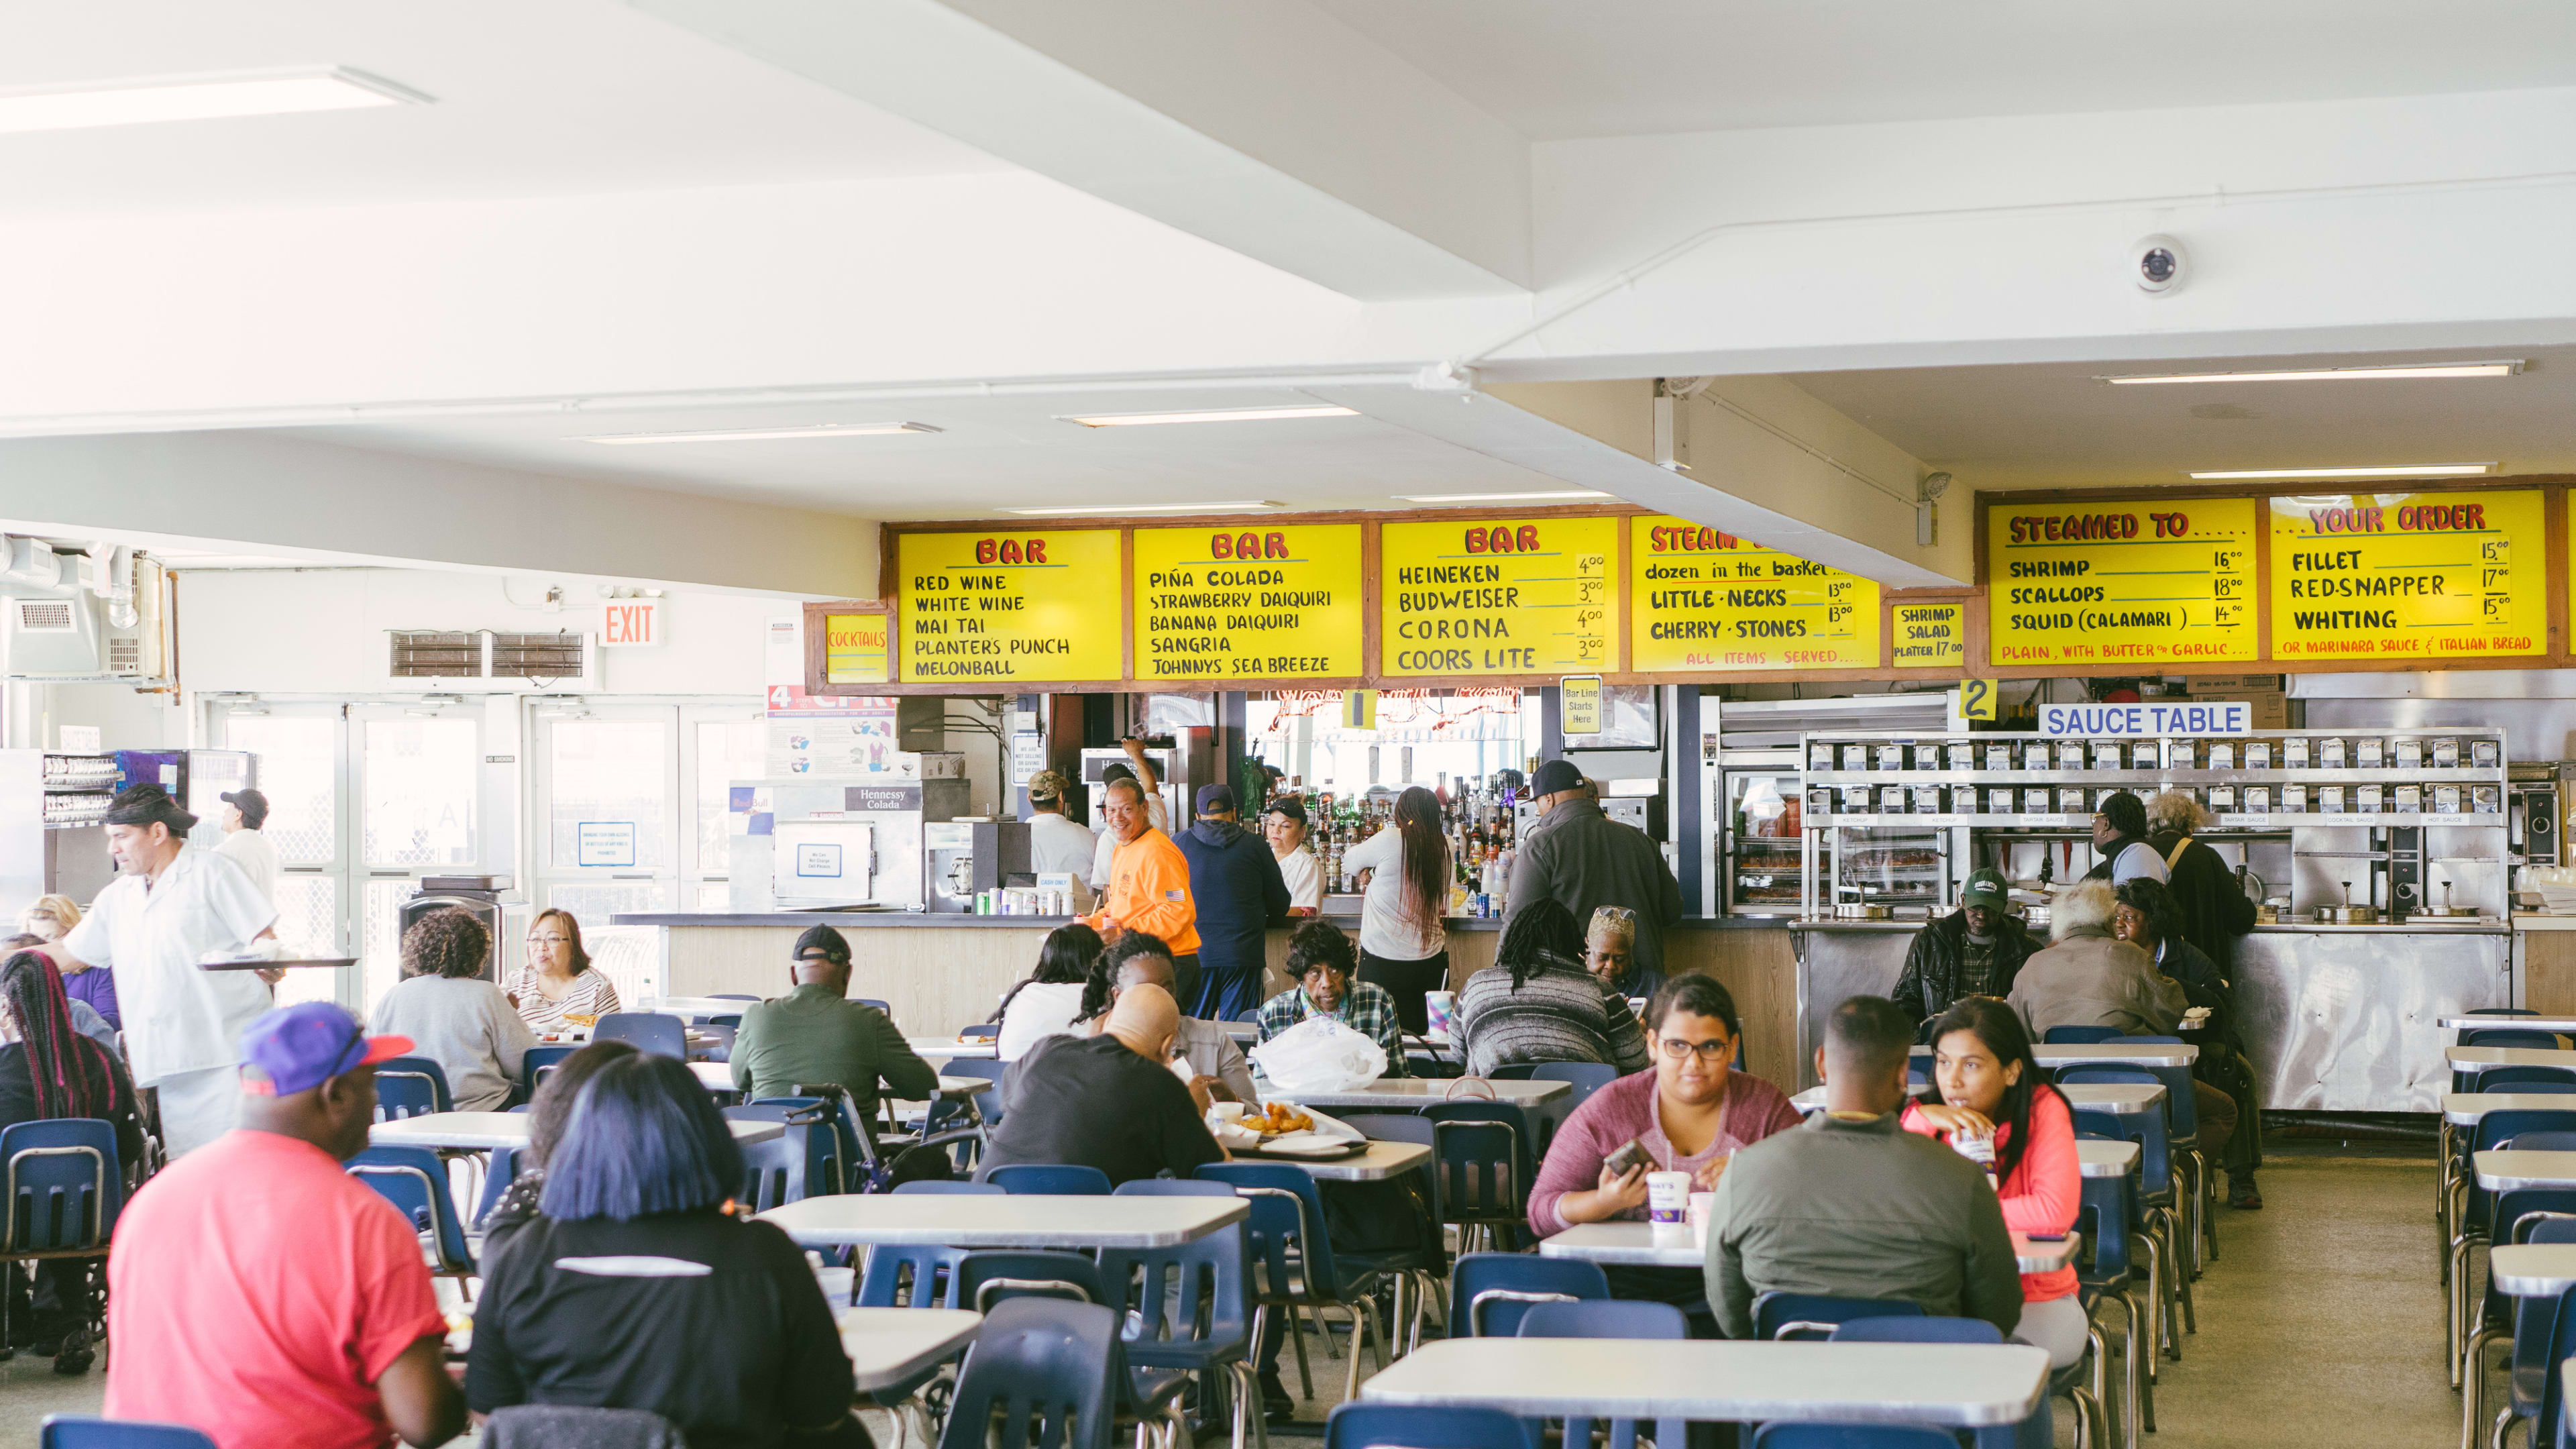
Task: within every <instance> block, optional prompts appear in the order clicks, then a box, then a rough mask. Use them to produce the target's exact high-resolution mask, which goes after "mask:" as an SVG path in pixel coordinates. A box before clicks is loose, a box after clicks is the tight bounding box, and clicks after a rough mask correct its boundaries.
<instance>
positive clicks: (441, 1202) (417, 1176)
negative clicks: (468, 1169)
mask: <svg viewBox="0 0 2576 1449" xmlns="http://www.w3.org/2000/svg"><path fill="white" fill-rule="evenodd" d="M348 1173H349V1175H350V1176H351V1177H354V1178H356V1179H358V1180H359V1181H360V1182H363V1183H365V1184H366V1185H367V1186H369V1187H371V1188H373V1189H375V1191H376V1194H377V1195H378V1196H379V1197H382V1198H383V1199H384V1200H385V1201H387V1202H389V1203H392V1204H393V1205H394V1206H395V1208H397V1209H398V1210H400V1211H401V1213H402V1215H403V1216H404V1217H406V1218H409V1219H410V1220H411V1224H412V1227H413V1228H414V1229H415V1230H417V1231H419V1232H421V1233H423V1234H426V1235H427V1236H428V1240H429V1246H430V1249H431V1254H432V1256H433V1257H434V1258H435V1260H436V1261H435V1264H434V1266H432V1267H431V1268H430V1273H431V1274H432V1276H435V1277H440V1278H470V1277H472V1276H473V1275H474V1272H475V1267H474V1255H473V1253H471V1252H470V1251H468V1250H467V1248H466V1246H465V1224H464V1222H463V1221H462V1220H460V1219H459V1218H458V1217H457V1215H456V1202H455V1200H454V1199H453V1198H451V1197H450V1196H449V1195H448V1191H447V1164H446V1163H444V1162H442V1161H440V1160H439V1157H438V1154H437V1153H435V1152H432V1151H430V1150H429V1149H428V1148H426V1147H370V1148H368V1149H367V1150H366V1151H364V1152H361V1153H359V1154H358V1155H357V1156H355V1157H352V1158H350V1159H349V1165H348Z"/></svg>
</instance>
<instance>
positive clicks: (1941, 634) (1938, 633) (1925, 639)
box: [1887, 604, 1994, 719]
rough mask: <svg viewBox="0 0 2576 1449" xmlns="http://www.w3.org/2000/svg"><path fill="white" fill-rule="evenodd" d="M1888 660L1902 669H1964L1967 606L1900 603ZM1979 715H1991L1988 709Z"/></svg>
mask: <svg viewBox="0 0 2576 1449" xmlns="http://www.w3.org/2000/svg"><path fill="white" fill-rule="evenodd" d="M1892 613H1893V616H1894V620H1895V629H1896V632H1895V634H1894V636H1893V638H1892V640H1891V642H1890V644H1889V646H1888V651H1887V653H1888V662H1889V663H1890V664H1893V665H1895V666H1896V667H1897V668H1899V669H1964V668H1966V667H1967V664H1968V606H1967V605H1965V604H1899V605H1897V606H1896V608H1895V609H1894V610H1893V611H1892ZM1976 717H1977V718H1983V719H1992V718H1994V715H1993V714H1992V713H1988V714H1985V715H1982V716H1976Z"/></svg>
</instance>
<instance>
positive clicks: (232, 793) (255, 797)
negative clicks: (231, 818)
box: [216, 786, 268, 830]
mask: <svg viewBox="0 0 2576 1449" xmlns="http://www.w3.org/2000/svg"><path fill="white" fill-rule="evenodd" d="M216 798H217V799H220V800H222V801H223V802H224V803H225V804H227V805H238V806H240V807H241V813H242V820H243V821H244V822H245V823H247V824H248V825H249V826H250V828H251V829H253V830H257V829H258V828H259V824H260V822H261V821H263V820H266V819H267V818H268V797H267V796H266V795H263V794H261V793H259V792H258V791H257V790H254V789H251V788H250V787H249V786H244V787H242V788H241V789H239V790H226V791H225V792H224V793H223V794H221V795H219V796H217V797H216Z"/></svg>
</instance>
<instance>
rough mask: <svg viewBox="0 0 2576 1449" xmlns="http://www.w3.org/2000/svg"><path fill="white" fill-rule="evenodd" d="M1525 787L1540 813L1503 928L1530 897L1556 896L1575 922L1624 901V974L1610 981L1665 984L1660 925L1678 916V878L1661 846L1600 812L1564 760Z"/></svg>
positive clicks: (1515, 872)
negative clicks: (1629, 941) (1627, 923)
mask: <svg viewBox="0 0 2576 1449" xmlns="http://www.w3.org/2000/svg"><path fill="white" fill-rule="evenodd" d="M1530 790H1531V793H1532V794H1534V795H1536V796H1537V797H1538V803H1539V808H1540V809H1542V810H1544V811H1546V812H1547V813H1546V814H1545V815H1543V816H1541V817H1540V818H1539V821H1538V823H1537V824H1535V825H1533V826H1531V827H1530V829H1529V833H1528V834H1527V835H1525V836H1523V837H1522V839H1521V842H1520V862H1519V864H1517V865H1515V866H1513V867H1512V880H1511V889H1510V892H1509V894H1510V905H1509V906H1508V907H1507V909H1506V914H1505V918H1504V921H1503V930H1504V931H1505V932H1506V933H1508V932H1509V931H1510V930H1511V923H1512V922H1513V921H1515V920H1518V919H1519V918H1520V913H1521V912H1522V911H1524V910H1527V909H1528V908H1529V905H1530V902H1532V901H1536V900H1554V901H1556V902H1557V903H1558V904H1560V905H1562V906H1564V907H1565V908H1566V910H1568V911H1570V912H1572V913H1573V915H1574V919H1576V920H1577V921H1589V920H1591V919H1592V913H1593V912H1594V911H1596V910H1598V909H1600V908H1601V907H1603V906H1625V907H1627V908H1628V909H1629V910H1631V911H1634V912H1636V913H1637V935H1636V941H1635V944H1634V946H1633V948H1632V950H1631V954H1630V956H1629V961H1628V974H1627V977H1626V978H1625V979H1624V980H1621V981H1619V982H1617V983H1615V984H1616V985H1617V987H1618V988H1619V991H1620V993H1621V994H1622V995H1625V996H1651V995H1653V994H1654V992H1655V988H1657V987H1659V986H1661V985H1663V984H1664V927H1666V926H1669V925H1671V924H1672V923H1673V922H1675V921H1678V920H1680V919H1681V918H1682V887H1681V882H1679V881H1676V880H1674V879H1673V873H1672V872H1671V871H1669V870H1666V869H1665V868H1664V853H1663V851H1662V850H1660V849H1658V848H1657V847H1656V845H1655V842H1654V841H1652V840H1650V839H1648V838H1647V837H1646V833H1645V832H1644V831H1642V830H1639V829H1637V828H1636V827H1634V826H1630V825H1622V824H1620V823H1619V822H1618V821H1616V820H1613V819H1611V818H1610V817H1609V816H1607V815H1605V814H1603V813H1602V812H1601V805H1600V802H1599V801H1598V800H1596V799H1595V798H1594V797H1593V793H1592V788H1591V786H1590V785H1588V784H1586V783H1585V781H1584V779H1583V772H1582V771H1581V770H1578V769H1576V768H1575V767H1574V762H1573V761H1571V760H1562V759H1559V760H1549V761H1548V762H1547V763H1545V764H1543V765H1540V766H1539V767H1538V773H1537V774H1535V775H1532V776H1531V777H1530Z"/></svg>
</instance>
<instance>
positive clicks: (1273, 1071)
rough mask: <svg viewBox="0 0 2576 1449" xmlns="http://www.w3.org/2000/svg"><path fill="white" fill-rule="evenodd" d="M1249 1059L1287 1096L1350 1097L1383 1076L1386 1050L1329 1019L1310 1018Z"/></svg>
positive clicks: (1272, 1040)
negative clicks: (1347, 1094) (1344, 1094)
mask: <svg viewBox="0 0 2576 1449" xmlns="http://www.w3.org/2000/svg"><path fill="white" fill-rule="evenodd" d="M1248 1055H1250V1056H1251V1058H1252V1061H1253V1064H1254V1065H1255V1066H1258V1067H1260V1068H1261V1075H1262V1076H1263V1077H1264V1078H1265V1079H1267V1080H1268V1081H1269V1083H1270V1085H1271V1086H1273V1087H1276V1088H1278V1089H1279V1091H1281V1092H1282V1093H1285V1094H1287V1095H1290V1096H1294V1095H1296V1094H1297V1093H1299V1092H1349V1091H1355V1090H1357V1089H1358V1088H1361V1087H1364V1086H1367V1085H1368V1084H1369V1083H1371V1082H1374V1081H1376V1080H1377V1079H1378V1078H1379V1077H1381V1076H1384V1075H1385V1074H1386V1048H1384V1047H1381V1046H1379V1045H1378V1044H1377V1043H1376V1042H1373V1041H1371V1040H1369V1039H1368V1038H1367V1037H1366V1036H1363V1035H1361V1034H1360V1033H1359V1032H1356V1031H1353V1030H1351V1029H1350V1028H1349V1027H1347V1026H1344V1025H1342V1024H1341V1023H1340V1022H1338V1021H1335V1020H1333V1019H1332V1018H1331V1017H1328V1016H1310V1017H1308V1018H1306V1019H1305V1020H1304V1021H1301V1022H1299V1023H1297V1024H1296V1025H1295V1026H1292V1027H1290V1028H1288V1029H1287V1030H1286V1031H1283V1032H1281V1033H1279V1034H1278V1035H1277V1036H1274V1037H1272V1038H1271V1039H1270V1040H1268V1041H1266V1042H1263V1043H1262V1044H1261V1045H1259V1046H1257V1047H1254V1048H1253V1049H1252V1050H1251V1052H1250V1053H1249V1054H1248Z"/></svg>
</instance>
